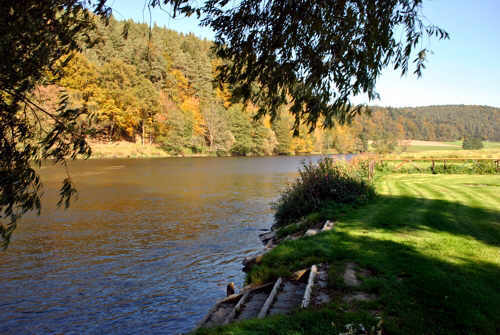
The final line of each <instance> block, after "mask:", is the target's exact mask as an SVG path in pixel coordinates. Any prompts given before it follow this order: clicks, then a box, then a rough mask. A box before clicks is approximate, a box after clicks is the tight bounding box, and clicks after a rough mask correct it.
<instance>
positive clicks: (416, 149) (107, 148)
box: [89, 141, 500, 159]
mask: <svg viewBox="0 0 500 335" xmlns="http://www.w3.org/2000/svg"><path fill="white" fill-rule="evenodd" d="M89 144H90V146H91V148H92V156H91V158H93V159H109V158H158V157H181V156H175V155H170V154H169V153H167V152H166V151H164V150H162V149H161V148H160V146H159V145H156V144H144V145H143V144H141V143H140V142H137V143H134V142H127V141H117V142H98V141H89ZM301 154H305V155H321V154H329V155H332V154H338V152H336V151H335V150H328V151H327V152H324V153H321V152H310V153H301ZM215 156H216V154H215V153H212V154H207V153H204V154H203V153H198V154H190V155H184V156H182V157H215ZM384 157H386V158H401V159H418V158H442V157H447V158H498V157H500V143H498V142H485V148H483V149H481V150H463V149H462V148H461V143H460V142H431V141H409V142H408V148H407V151H406V152H402V153H394V154H387V155H384Z"/></svg>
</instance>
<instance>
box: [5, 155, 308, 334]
mask: <svg viewBox="0 0 500 335" xmlns="http://www.w3.org/2000/svg"><path fill="white" fill-rule="evenodd" d="M302 159H304V157H265V158H179V159H177V158H170V159H151V160H91V161H78V162H75V163H73V164H72V166H71V168H70V171H71V175H72V177H73V179H74V180H75V181H76V182H77V187H78V190H79V199H78V201H77V202H75V203H74V204H73V205H72V206H71V208H70V209H69V210H67V211H64V210H60V209H56V208H55V203H56V202H57V188H58V187H59V182H60V181H61V180H62V178H63V177H64V174H63V172H62V171H61V170H59V169H55V168H54V167H46V168H43V169H42V176H43V180H44V183H45V197H44V210H43V213H42V215H41V216H40V217H38V216H35V215H28V216H26V217H25V218H23V219H22V221H21V222H20V225H19V227H18V229H17V230H16V232H15V233H14V237H13V240H12V242H11V245H10V247H9V249H8V250H7V251H6V252H3V253H1V254H0V257H1V258H0V259H1V262H0V333H1V334H52V333H57V334H63V333H64V334H84V333H85V334H150V333H160V334H177V333H182V332H187V331H189V330H191V329H192V328H193V327H194V326H195V325H196V323H197V322H198V321H199V320H200V319H201V318H202V317H203V316H204V315H205V313H206V312H207V311H208V309H209V308H210V307H211V306H212V304H213V303H214V302H215V301H216V300H218V299H220V298H222V297H224V296H225V287H226V285H227V283H228V282H230V281H233V282H235V284H236V286H237V287H241V286H242V285H243V281H244V273H243V272H242V271H241V268H242V266H241V261H242V259H243V258H244V257H245V256H246V255H249V254H251V253H255V252H256V251H258V250H260V249H262V245H261V243H260V240H259V238H258V234H259V232H260V230H262V229H268V228H270V226H271V224H272V213H271V210H270V206H269V204H270V202H271V201H272V200H273V199H276V196H277V194H278V192H279V190H281V189H282V188H283V187H284V186H285V185H286V183H287V182H288V181H291V180H292V179H293V178H294V177H295V176H296V171H297V168H298V167H299V166H300V162H301V160H302ZM306 159H316V158H314V157H312V158H311V157H309V158H306Z"/></svg>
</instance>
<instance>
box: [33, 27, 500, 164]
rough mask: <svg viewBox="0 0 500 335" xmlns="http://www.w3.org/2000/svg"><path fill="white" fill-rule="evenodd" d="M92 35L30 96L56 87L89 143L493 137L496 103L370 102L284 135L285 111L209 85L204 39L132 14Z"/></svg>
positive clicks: (207, 144) (387, 143)
mask: <svg viewBox="0 0 500 335" xmlns="http://www.w3.org/2000/svg"><path fill="white" fill-rule="evenodd" d="M95 34H98V36H99V37H100V39H101V42H100V43H99V44H98V45H96V46H94V47H92V48H90V49H84V50H83V52H82V53H78V54H75V55H74V57H73V58H72V59H71V61H70V62H69V63H68V65H67V66H66V67H65V70H64V75H63V76H62V77H61V78H49V77H48V78H47V81H46V85H43V86H40V87H38V89H37V90H36V93H35V97H36V99H37V101H38V102H39V103H40V105H42V106H43V107H44V108H57V98H58V96H59V95H60V93H61V92H63V91H66V92H67V93H68V94H69V96H70V101H71V105H72V106H73V107H75V108H81V107H84V106H85V107H87V108H88V109H89V111H91V112H92V113H94V114H95V120H96V122H95V123H94V124H95V128H96V129H95V132H94V133H93V135H92V136H93V137H94V138H95V140H99V141H118V140H127V141H140V142H141V143H156V144H158V145H160V146H161V147H162V148H163V149H164V150H166V151H168V152H169V153H171V154H176V155H190V154H220V155H229V154H232V155H271V154H293V153H299V152H326V151H337V152H342V153H345V152H360V151H364V150H366V149H367V143H368V141H370V140H371V141H373V143H374V146H375V148H376V149H377V150H379V151H390V150H393V149H394V147H395V145H396V144H397V143H398V141H400V140H403V139H419V140H442V141H445V140H457V139H460V138H463V136H465V135H480V136H481V137H482V138H483V139H485V140H490V141H500V109H497V108H491V107H484V106H430V107H419V108H380V107H375V108H373V111H372V113H371V116H368V115H362V116H358V117H356V119H355V120H354V121H353V123H352V124H351V125H336V126H335V127H333V128H332V129H328V130H324V129H316V130H315V131H313V132H311V133H310V132H308V129H307V128H306V127H302V128H301V131H300V134H299V136H297V137H294V136H292V135H293V134H292V131H291V128H292V125H293V118H292V116H291V115H290V113H289V112H288V111H287V110H286V109H283V110H281V112H280V115H279V116H278V117H277V119H276V120H273V121H272V122H271V120H270V119H269V118H263V119H260V120H254V119H253V115H254V114H255V111H256V110H257V107H256V106H252V105H246V106H244V105H242V104H241V103H238V102H235V101H233V99H232V94H231V87H227V86H226V87H223V88H222V89H221V88H219V87H217V86H216V85H215V84H213V82H212V79H213V78H214V76H215V71H216V67H217V65H218V64H219V62H220V60H218V59H217V58H215V57H214V56H213V54H212V53H211V42H210V41H207V40H201V39H199V38H197V37H195V36H194V35H192V34H188V35H184V34H180V33H178V32H175V31H173V30H169V29H166V28H160V27H158V26H153V27H152V28H151V30H150V28H149V26H148V25H146V24H138V23H134V22H133V21H116V20H114V19H111V20H110V23H109V25H107V26H105V25H101V24H99V29H98V30H97V31H96V32H95Z"/></svg>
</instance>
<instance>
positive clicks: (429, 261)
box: [196, 158, 500, 334]
mask: <svg viewBox="0 0 500 335" xmlns="http://www.w3.org/2000/svg"><path fill="white" fill-rule="evenodd" d="M368 168H369V164H367V163H366V162H365V161H359V160H358V161H354V163H353V164H346V163H334V162H333V161H331V160H330V159H328V158H327V159H324V160H322V161H320V162H319V164H318V165H317V166H312V165H305V166H304V167H303V168H302V170H301V172H300V175H299V178H298V180H297V181H296V182H295V183H294V184H292V185H290V187H289V188H287V189H286V190H285V192H284V193H283V194H282V196H281V197H280V198H279V200H278V201H277V202H276V204H275V210H276V224H275V229H277V235H278V236H279V237H280V238H282V237H284V236H286V235H289V234H293V233H296V232H297V231H305V230H306V229H307V228H308V227H310V226H312V225H315V224H317V223H318V222H322V221H324V220H326V219H330V220H335V221H336V225H335V228H334V229H333V230H331V231H328V232H323V233H321V234H318V235H315V236H310V237H303V238H300V239H298V240H290V241H285V242H282V243H281V244H279V245H278V246H277V247H275V248H274V249H273V250H271V251H270V252H268V253H267V254H266V255H265V256H264V257H263V258H262V261H261V262H260V263H259V264H257V265H255V266H254V267H252V269H251V270H250V272H249V273H248V275H247V282H248V283H253V284H261V283H265V282H269V281H270V280H273V279H276V278H277V277H282V276H283V277H284V276H289V275H290V274H291V273H292V272H293V271H296V270H298V269H302V268H306V267H307V266H310V265H312V264H318V263H328V264H330V267H329V269H330V270H329V284H328V290H329V292H330V297H331V298H332V300H331V302H330V303H328V304H326V305H324V306H323V307H322V308H310V309H306V310H302V311H297V312H296V313H295V314H292V315H281V316H274V317H268V318H265V319H261V320H249V321H244V322H240V323H235V324H231V325H228V326H224V327H219V328H213V329H200V330H198V331H197V332H196V333H197V334H341V333H343V334H380V333H379V331H381V332H382V333H383V334H424V333H425V334H498V333H499V332H500V315H499V314H498V310H500V291H499V290H498V278H499V276H500V256H499V255H500V226H499V225H498V223H499V222H500V211H499V210H498V208H500V198H499V197H498V192H499V191H500V179H499V172H498V170H496V171H495V170H489V171H488V172H487V173H486V172H485V174H483V175H478V174H473V175H469V174H432V173H431V172H430V171H429V170H425V171H421V172H420V173H414V171H412V172H411V173H412V174H408V173H403V172H401V171H400V172H399V173H394V172H392V171H388V170H387V169H380V168H379V169H378V171H377V173H376V174H375V177H374V179H373V180H372V181H370V180H367V179H366V177H367V175H368ZM328 190H330V192H329V191H328ZM339 190H341V192H342V193H341V194H338V193H337V192H338V191H339ZM375 192H376V195H375ZM292 208H301V209H300V210H298V209H297V210H295V211H293V210H292ZM285 211H287V213H286V214H285ZM348 263H356V264H358V265H359V266H360V267H363V268H365V269H367V270H368V273H369V274H370V275H369V276H362V277H360V278H358V280H359V281H360V282H361V288H362V289H363V290H364V291H366V292H369V293H370V294H371V295H372V296H374V297H376V298H375V299H374V300H371V301H357V302H356V301H349V302H347V301H345V300H343V299H342V295H343V294H346V293H348V292H349V291H350V290H351V288H350V287H348V286H346V285H345V284H344V282H343V280H342V273H343V272H344V269H345V268H346V266H347V264H348ZM362 329H365V330H364V331H363V330H362Z"/></svg>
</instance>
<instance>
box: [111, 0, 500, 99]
mask: <svg viewBox="0 0 500 335" xmlns="http://www.w3.org/2000/svg"><path fill="white" fill-rule="evenodd" d="M199 1H201V0H199ZM110 4H112V7H113V10H114V15H115V17H116V18H117V19H126V18H133V19H134V20H135V21H139V22H149V12H148V11H147V10H146V11H144V10H143V9H144V8H143V7H144V1H142V0H114V1H110ZM423 13H424V15H425V17H426V18H427V22H430V23H433V24H436V25H438V26H440V27H442V28H444V29H445V30H446V31H448V33H450V40H446V41H438V40H431V41H430V42H426V43H425V44H424V47H428V48H430V49H431V50H432V51H433V54H431V55H429V59H428V62H427V69H426V70H425V71H424V73H423V77H422V78H420V79H417V78H416V76H414V75H412V74H409V75H407V76H405V77H403V78H401V76H400V73H399V72H394V71H392V70H389V69H387V70H386V71H384V73H383V75H382V76H381V77H380V78H379V80H378V82H377V86H376V87H377V91H378V93H379V94H380V96H381V99H380V100H378V101H372V102H371V103H370V104H372V105H373V104H375V105H381V106H426V105H443V104H474V105H489V106H495V107H500V19H499V17H498V15H499V13H500V0H476V1H471V0H424V4H423ZM152 18H153V22H156V23H157V24H158V25H160V26H165V27H167V28H170V29H174V30H177V31H181V32H185V33H188V32H192V33H194V34H195V35H197V36H199V37H202V38H208V39H213V36H214V33H213V32H212V31H210V30H209V29H207V28H202V27H199V26H198V21H197V20H196V19H195V18H189V19H186V18H182V19H179V18H175V19H174V18H172V17H170V15H168V13H166V12H163V11H158V10H156V11H154V12H153V13H152ZM353 101H354V102H356V103H360V102H368V100H367V98H365V97H355V98H354V99H353Z"/></svg>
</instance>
